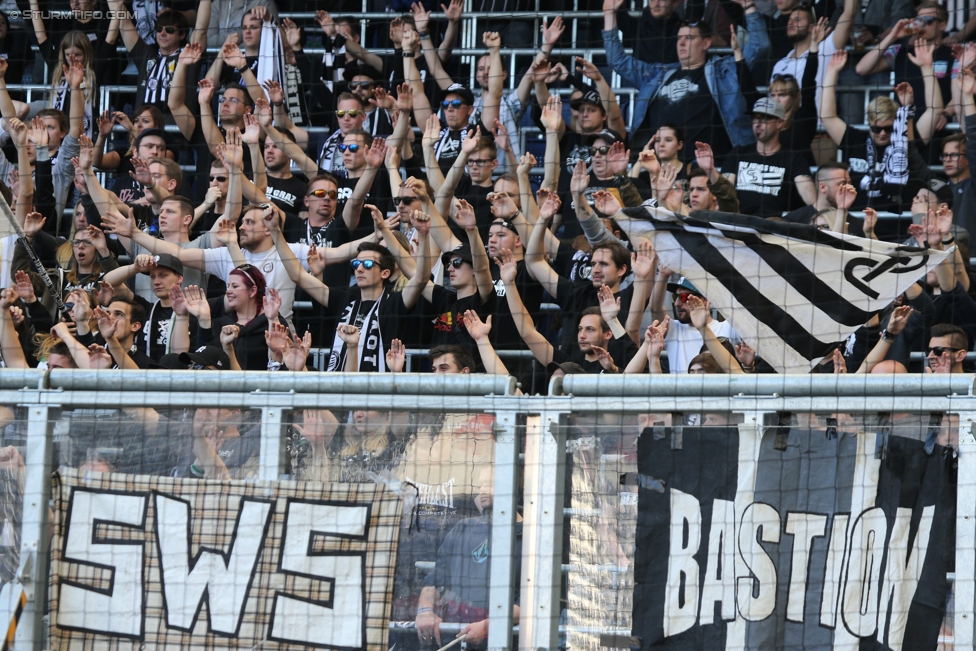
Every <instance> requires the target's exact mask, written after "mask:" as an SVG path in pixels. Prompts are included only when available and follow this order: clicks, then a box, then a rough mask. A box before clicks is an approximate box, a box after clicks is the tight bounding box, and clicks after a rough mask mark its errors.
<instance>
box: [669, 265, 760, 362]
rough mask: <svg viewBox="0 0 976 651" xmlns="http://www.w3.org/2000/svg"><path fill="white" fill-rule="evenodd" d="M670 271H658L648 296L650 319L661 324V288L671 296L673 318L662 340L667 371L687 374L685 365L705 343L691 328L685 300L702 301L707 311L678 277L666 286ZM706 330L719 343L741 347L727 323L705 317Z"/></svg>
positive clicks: (685, 279)
mask: <svg viewBox="0 0 976 651" xmlns="http://www.w3.org/2000/svg"><path fill="white" fill-rule="evenodd" d="M670 275H671V270H670V269H666V268H664V267H662V268H661V269H660V270H659V271H658V276H657V283H656V285H657V286H656V287H655V288H654V291H653V292H652V293H651V317H652V318H653V319H654V320H655V321H660V322H663V321H664V317H665V316H666V314H665V312H664V291H663V290H664V288H665V287H666V288H667V290H668V291H669V292H671V301H672V311H673V312H674V318H673V319H671V321H670V325H669V326H668V331H667V334H666V335H665V337H664V349H665V350H666V351H667V353H668V367H669V368H670V371H671V372H672V373H687V372H688V364H690V363H691V360H692V359H693V358H694V357H695V356H696V355H698V354H699V353H700V352H701V348H702V345H703V344H704V343H705V342H704V339H702V336H701V333H700V332H698V330H696V329H695V327H694V326H693V325H692V324H691V311H690V310H689V309H688V299H689V298H690V297H691V296H697V297H698V298H700V299H702V300H703V301H705V307H706V308H710V306H709V303H708V300H707V299H706V298H705V297H704V296H702V295H701V293H700V292H699V291H698V290H697V289H696V288H695V286H694V285H692V284H691V283H690V282H688V279H687V278H685V277H684V276H682V277H681V278H679V279H678V282H676V283H669V282H668V278H669V277H670ZM707 325H708V327H709V328H711V330H712V332H714V333H715V336H716V337H718V338H719V339H721V338H723V337H724V338H725V339H727V340H728V341H730V342H732V343H733V345H739V344H741V343H742V340H741V338H740V337H739V335H738V334H737V333H736V331H735V330H733V329H732V326H731V324H729V322H728V321H716V320H715V319H713V318H712V317H711V314H709V316H708V323H707Z"/></svg>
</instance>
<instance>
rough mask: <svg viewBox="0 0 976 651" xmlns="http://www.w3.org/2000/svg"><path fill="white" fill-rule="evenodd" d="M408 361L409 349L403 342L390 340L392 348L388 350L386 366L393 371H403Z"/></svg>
mask: <svg viewBox="0 0 976 651" xmlns="http://www.w3.org/2000/svg"><path fill="white" fill-rule="evenodd" d="M406 363H407V349H406V347H405V346H404V345H403V342H402V341H400V340H399V339H394V340H393V341H391V342H390V350H388V351H386V368H387V369H389V371H390V372H391V373H402V372H403V367H404V366H406Z"/></svg>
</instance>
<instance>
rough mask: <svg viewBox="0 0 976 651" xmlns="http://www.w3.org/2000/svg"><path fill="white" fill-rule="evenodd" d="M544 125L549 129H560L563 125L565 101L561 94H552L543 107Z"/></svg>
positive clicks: (542, 119) (542, 120)
mask: <svg viewBox="0 0 976 651" xmlns="http://www.w3.org/2000/svg"><path fill="white" fill-rule="evenodd" d="M541 122H542V126H544V127H545V128H546V130H547V131H559V130H560V129H561V128H562V127H563V126H564V123H563V101H562V100H561V99H560V98H559V95H550V96H549V101H547V102H546V105H545V107H543V109H542V118H541Z"/></svg>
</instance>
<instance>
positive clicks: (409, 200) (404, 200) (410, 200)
mask: <svg viewBox="0 0 976 651" xmlns="http://www.w3.org/2000/svg"><path fill="white" fill-rule="evenodd" d="M416 200H417V197H393V205H394V206H399V205H400V204H401V203H402V204H403V205H405V206H409V205H410V204H412V203H413V202H414V201H416Z"/></svg>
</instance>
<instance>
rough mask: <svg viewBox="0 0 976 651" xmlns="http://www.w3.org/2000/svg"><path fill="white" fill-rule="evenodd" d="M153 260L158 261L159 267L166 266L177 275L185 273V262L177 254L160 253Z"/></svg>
mask: <svg viewBox="0 0 976 651" xmlns="http://www.w3.org/2000/svg"><path fill="white" fill-rule="evenodd" d="M153 260H154V261H155V262H156V266H157V267H166V268H167V269H169V270H171V271H172V272H173V273H175V274H176V275H177V276H182V275H183V263H182V262H180V259H179V258H177V257H176V256H175V255H170V254H169V253H160V254H159V255H154V256H153Z"/></svg>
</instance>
